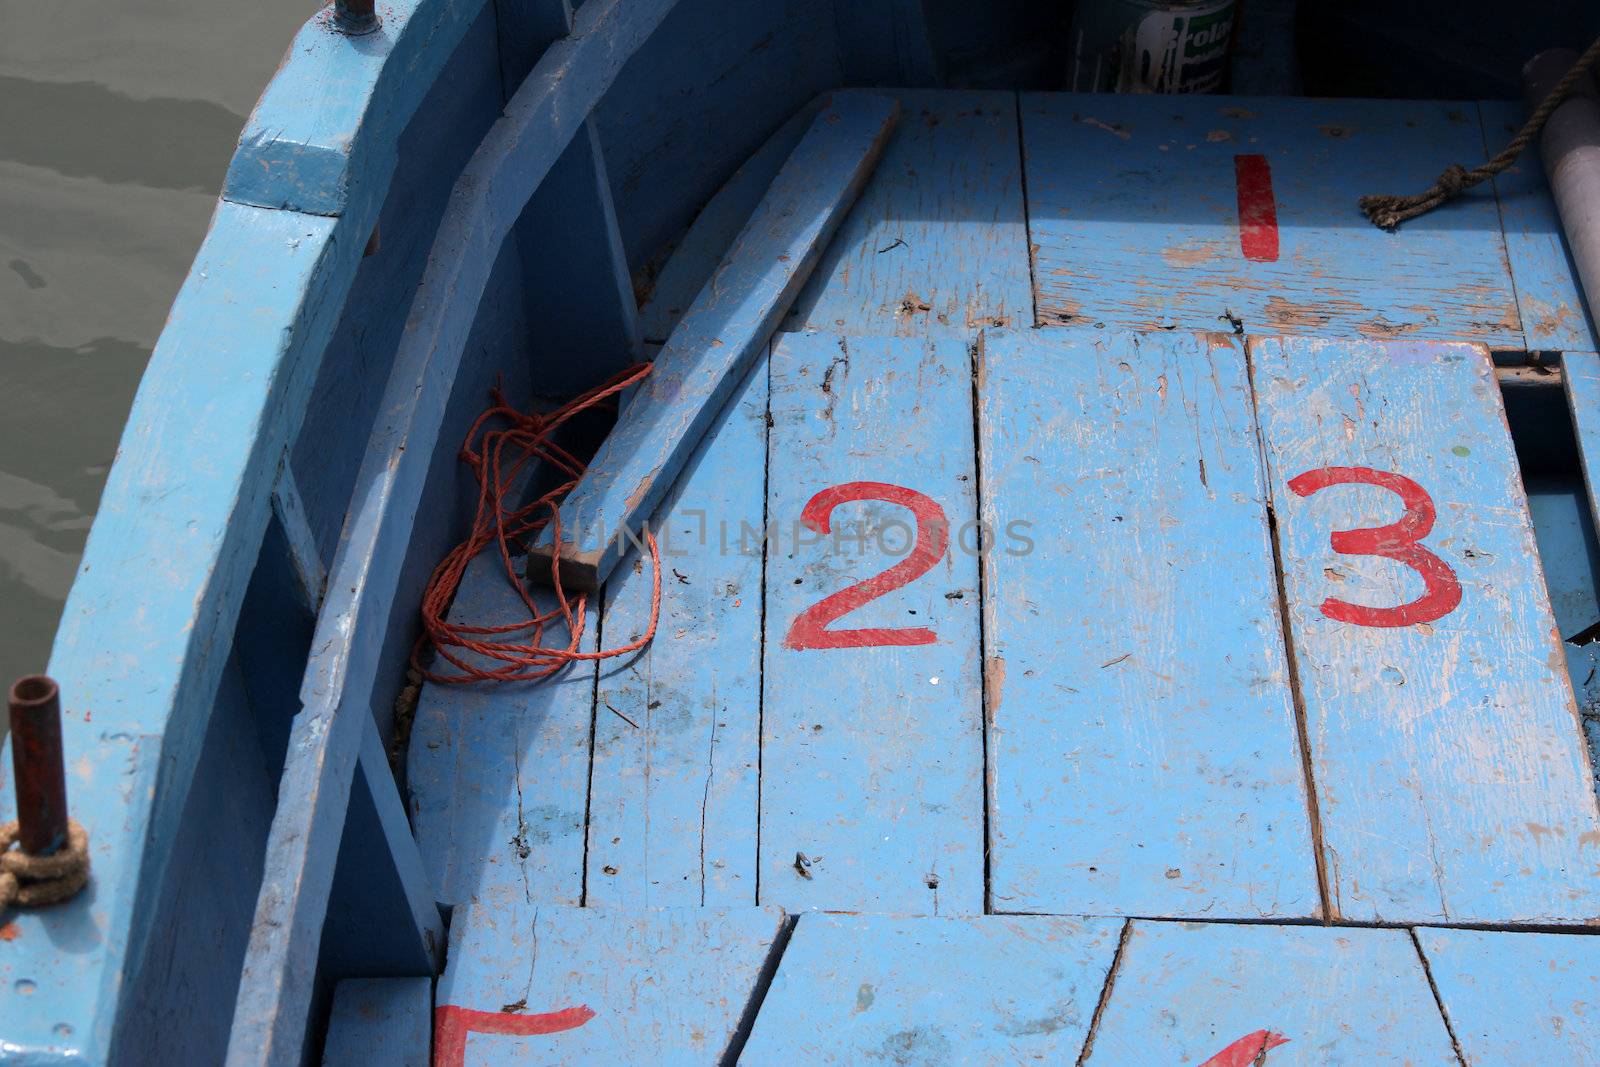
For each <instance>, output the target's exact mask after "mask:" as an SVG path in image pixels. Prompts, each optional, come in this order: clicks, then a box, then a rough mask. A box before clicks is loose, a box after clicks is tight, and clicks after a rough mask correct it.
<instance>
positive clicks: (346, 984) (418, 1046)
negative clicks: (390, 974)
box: [322, 978, 433, 1067]
mask: <svg viewBox="0 0 1600 1067" xmlns="http://www.w3.org/2000/svg"><path fill="white" fill-rule="evenodd" d="M432 1009H433V979H431V978H346V979H345V980H344V981H342V982H340V983H339V984H338V986H336V987H335V988H334V991H333V1013H332V1016H331V1017H330V1018H329V1020H328V1037H327V1040H326V1041H324V1042H323V1045H322V1067H428V1059H429V1057H428V1050H429V1048H430V1047H431V1046H432V1043H433V1010H432Z"/></svg>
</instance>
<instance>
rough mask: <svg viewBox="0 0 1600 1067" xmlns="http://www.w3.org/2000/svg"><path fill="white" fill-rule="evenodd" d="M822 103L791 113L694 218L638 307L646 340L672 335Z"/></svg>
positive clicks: (663, 339)
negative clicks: (673, 329)
mask: <svg viewBox="0 0 1600 1067" xmlns="http://www.w3.org/2000/svg"><path fill="white" fill-rule="evenodd" d="M826 102H827V98H826V97H818V98H817V99H816V100H814V101H812V102H811V103H810V104H808V105H807V106H805V107H803V108H801V109H800V110H799V111H796V112H795V113H794V114H793V115H791V116H790V117H789V120H788V121H787V122H785V123H784V124H783V125H782V126H780V127H778V129H777V130H776V131H774V132H773V134H772V136H770V137H768V138H767V140H766V141H765V142H764V143H763V144H762V145H761V147H760V148H759V149H757V150H756V151H755V153H754V154H752V155H751V156H750V158H749V159H747V160H745V161H744V162H743V163H742V164H740V166H739V169H738V170H737V171H735V172H734V174H733V177H731V178H729V179H728V182H727V184H726V185H724V186H723V187H722V188H721V189H719V190H717V195H716V196H713V197H712V198H711V200H710V201H709V202H707V204H706V206H705V207H704V208H702V209H701V211H700V214H698V215H696V216H695V220H694V222H693V223H692V224H691V225H690V226H689V229H688V231H687V232H686V233H685V234H684V235H683V237H682V238H681V239H680V240H679V241H678V245H677V248H675V249H674V250H673V253H672V257H671V258H670V259H668V260H667V262H666V264H665V265H664V266H663V267H662V268H661V272H660V273H659V274H657V275H656V277H655V281H654V282H653V283H652V285H651V287H650V294H649V296H648V297H646V299H645V301H644V306H643V307H642V308H640V310H639V319H640V329H641V331H642V332H643V333H644V336H645V340H646V341H650V342H654V343H657V344H659V343H660V342H662V341H665V340H666V339H667V336H668V335H669V334H671V333H672V328H673V327H674V326H676V325H677V324H678V320H679V319H680V318H682V317H683V313H684V312H685V311H687V310H689V305H690V304H692V303H694V298H695V297H697V296H699V295H700V289H701V288H702V287H703V286H704V285H705V284H706V282H707V281H708V280H709V279H710V277H711V275H712V274H713V273H715V271H716V269H717V264H718V263H720V262H722V255H723V253H724V252H726V251H727V250H728V246H729V245H731V244H733V239H734V238H735V237H737V236H739V231H740V230H742V229H744V225H745V223H747V222H749V221H750V216H751V214H752V213H754V212H755V209H756V206H757V205H758V204H760V203H761V198H762V197H763V196H764V195H766V192H767V188H768V187H769V186H770V185H771V184H772V179H773V178H775V177H777V175H778V171H779V169H780V168H782V166H783V164H784V161H785V160H787V159H788V158H789V154H790V153H791V152H793V151H794V146H795V145H797V144H799V143H800V138H801V137H804V136H805V132H806V130H808V129H810V127H811V120H812V119H814V118H816V114H817V110H818V109H819V108H820V107H821V106H822V104H824V103H826Z"/></svg>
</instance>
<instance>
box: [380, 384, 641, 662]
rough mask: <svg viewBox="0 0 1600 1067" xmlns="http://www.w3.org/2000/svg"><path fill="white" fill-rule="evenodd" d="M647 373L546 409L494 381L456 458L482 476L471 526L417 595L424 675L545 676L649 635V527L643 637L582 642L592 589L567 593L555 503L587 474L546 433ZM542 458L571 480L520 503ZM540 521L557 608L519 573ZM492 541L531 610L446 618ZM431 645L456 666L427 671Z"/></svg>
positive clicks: (415, 654) (637, 644) (415, 652)
mask: <svg viewBox="0 0 1600 1067" xmlns="http://www.w3.org/2000/svg"><path fill="white" fill-rule="evenodd" d="M649 373H650V364H648V363H640V364H636V365H634V366H632V367H629V368H628V369H627V370H625V371H623V372H622V373H620V374H618V375H617V376H616V377H614V378H612V379H611V380H610V381H608V382H606V383H605V384H604V385H601V386H599V387H597V388H595V389H591V390H590V391H589V392H587V393H584V394H583V395H582V396H579V397H577V398H576V399H574V400H570V401H568V402H567V403H565V404H563V405H562V406H561V407H559V408H556V409H555V410H554V411H551V412H549V413H547V414H536V413H526V412H521V411H518V410H517V409H516V408H514V407H512V406H511V405H510V404H508V403H507V402H506V399H505V397H504V396H503V395H502V394H501V392H500V390H499V389H495V390H494V392H493V394H492V403H491V404H490V405H489V407H488V408H487V409H485V410H484V412H483V414H481V415H479V416H478V418H477V420H476V421H475V422H473V424H472V428H471V429H470V430H468V431H467V437H466V440H465V441H464V442H463V443H462V446H461V453H460V458H461V460H462V462H464V463H466V464H467V465H468V466H469V467H471V468H472V471H473V475H474V477H475V479H476V480H477V483H478V506H477V513H476V514H475V515H474V517H473V521H472V530H471V532H470V533H469V534H468V535H467V538H466V540H464V541H462V542H461V543H460V544H458V545H456V546H455V547H454V548H452V549H451V550H450V551H449V553H448V554H446V555H445V557H444V559H443V560H441V561H440V562H439V565H438V566H437V567H435V568H434V570H433V573H432V575H430V576H429V578H428V586H427V589H426V590H425V591H424V593H423V597H422V634H421V636H419V637H418V639H417V643H416V645H415V647H413V649H412V651H411V666H412V667H413V669H415V670H416V671H418V672H419V673H420V674H421V675H422V676H423V677H424V678H427V679H428V680H429V681H433V682H444V683H452V684H460V683H466V682H479V681H497V682H515V681H531V680H534V679H538V678H546V677H548V676H550V675H552V674H554V673H556V672H557V671H559V670H561V669H562V668H563V667H565V666H566V665H567V664H569V663H573V662H576V661H579V660H597V659H608V658H610V657H612V656H624V655H627V654H628V653H630V652H637V651H638V650H639V649H641V648H643V647H644V646H645V645H648V644H649V643H650V641H651V639H652V638H654V637H655V633H656V623H657V621H658V620H659V618H660V615H661V554H660V552H659V551H658V550H657V548H656V539H655V536H654V535H653V534H651V533H650V531H649V530H648V529H646V530H645V538H646V540H647V542H648V544H649V548H650V564H651V574H652V579H651V590H650V625H649V627H648V628H647V629H646V630H645V632H644V636H642V637H640V638H639V639H638V640H636V641H632V642H629V643H628V644H626V645H619V646H618V647H616V648H608V649H603V650H601V651H599V652H580V651H578V645H579V643H580V642H581V640H582V638H583V627H584V619H585V616H586V614H587V608H588V596H587V594H579V595H578V596H576V597H574V598H568V596H567V595H566V593H565V592H564V591H563V590H562V588H561V573H560V548H561V513H560V509H559V503H560V501H561V498H562V497H564V496H566V494H567V493H568V492H570V491H571V490H572V487H573V486H575V485H577V484H578V479H580V478H581V477H583V471H584V466H585V465H584V463H583V461H582V460H580V459H578V458H577V457H575V456H573V455H572V454H571V453H570V452H568V451H567V450H566V449H564V448H562V447H561V446H560V445H558V444H556V443H555V441H554V440H552V437H553V435H554V433H555V431H556V430H557V429H558V428H559V427H560V426H561V425H562V424H563V423H565V422H567V421H568V420H569V419H571V418H572V417H573V416H575V415H577V414H579V413H580V412H583V411H587V410H589V409H590V408H595V407H602V406H614V405H615V400H614V398H615V397H616V395H617V394H618V393H620V392H622V391H623V390H624V389H626V388H628V387H629V386H631V385H634V384H636V383H638V382H640V381H642V380H644V378H645V377H646V376H647V375H648V374H649ZM541 461H542V462H544V463H548V464H550V465H551V466H552V467H554V468H555V469H557V470H559V471H560V472H561V473H563V474H565V475H567V479H566V480H565V481H563V482H562V483H561V484H560V485H558V486H556V487H555V488H554V489H552V490H550V491H549V492H548V493H545V494H544V495H543V496H541V497H539V498H538V499H537V500H534V501H532V502H530V503H527V504H523V505H520V506H517V505H516V504H515V500H516V499H517V497H518V495H519V494H520V492H521V490H522V486H523V484H524V482H525V480H526V476H528V475H530V474H531V473H532V465H533V464H535V463H537V462H541ZM508 501H509V503H508ZM546 525H553V527H554V532H555V551H554V552H552V554H551V559H550V584H551V587H552V589H553V590H554V595H555V607H553V608H552V609H551V610H549V611H543V612H541V611H540V610H539V608H538V606H537V605H536V604H535V603H534V597H533V593H532V592H531V591H530V590H529V588H528V585H527V583H526V581H524V579H523V577H522V575H520V574H518V573H517V565H516V563H515V562H513V560H512V550H513V548H518V549H520V548H522V547H523V546H525V544H526V543H527V542H528V541H529V540H531V539H532V538H533V536H535V535H536V534H538V533H539V531H541V530H543V529H544V528H545V526H546ZM490 545H494V546H495V547H496V549H497V551H498V552H499V553H500V560H501V562H502V564H504V566H505V572H506V578H507V580H508V581H509V582H510V583H511V586H512V588H514V589H515V590H516V591H517V595H518V596H519V597H520V598H521V600H522V603H523V605H524V606H525V607H526V608H527V609H528V618H527V619H524V620H517V621H514V622H507V623H501V624H498V625H471V624H467V623H461V622H451V621H449V619H448V618H447V616H448V614H449V611H450V605H451V603H452V602H453V601H454V600H455V596H456V591H457V590H458V589H460V587H461V578H462V576H463V575H464V574H465V573H466V570H467V565H468V564H470V563H471V562H472V561H473V559H475V558H476V557H477V556H478V554H479V553H480V552H483V551H484V550H485V549H487V548H489V546H490ZM557 620H560V624H561V626H562V628H564V629H565V630H566V632H567V638H566V643H565V644H564V645H550V644H547V643H546V630H547V628H551V629H553V628H554V624H555V623H556V621H557ZM430 646H431V647H432V649H433V651H434V653H435V654H436V655H437V656H439V657H440V658H442V659H444V660H446V661H447V662H449V663H450V664H451V665H452V666H453V667H454V668H455V671H454V672H450V671H443V670H432V669H430V668H428V667H426V666H424V665H423V652H424V649H425V648H427V647H430ZM469 657H470V658H469ZM486 660H487V661H489V662H488V664H485V662H484V661H486ZM496 664H497V665H496Z"/></svg>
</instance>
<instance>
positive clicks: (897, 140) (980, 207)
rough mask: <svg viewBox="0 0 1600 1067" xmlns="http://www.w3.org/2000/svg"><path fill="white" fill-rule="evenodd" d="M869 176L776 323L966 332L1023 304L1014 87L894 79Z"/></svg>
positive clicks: (1023, 236)
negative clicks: (895, 122) (898, 109)
mask: <svg viewBox="0 0 1600 1067" xmlns="http://www.w3.org/2000/svg"><path fill="white" fill-rule="evenodd" d="M895 96H896V97H898V99H899V100H900V102H901V105H902V107H903V108H904V113H903V116H902V119H901V121H900V124H899V126H898V127H896V129H895V134H894V137H893V138H892V139H891V140H890V142H889V146H888V148H887V149H885V151H884V158H883V162H882V163H881V164H880V165H879V167H878V170H877V172H876V173H875V174H874V175H873V177H872V181H870V182H869V183H868V184H867V188H866V189H865V190H863V191H862V194H861V199H860V200H859V201H857V203H856V206H855V208H854V209H853V210H852V211H851V212H850V215H849V217H848V218H846V219H845V222H844V225H842V226H840V227H839V233H838V236H836V237H835V238H834V240H833V243H832V244H831V245H829V246H828V251H827V253H826V254H825V255H824V256H823V259H822V262H821V264H819V266H818V268H817V272H816V275H815V276H814V277H813V278H812V279H811V281H810V282H808V283H807V285H806V288H805V290H804V291H803V292H802V293H801V295H800V299H799V300H798V301H796V303H795V313H794V314H793V315H792V316H790V318H789V319H788V321H787V322H786V323H785V327H786V328H788V329H820V330H827V331H831V332H838V333H888V334H897V335H901V336H916V337H920V336H925V335H929V334H935V333H950V332H953V333H956V334H959V335H961V336H968V337H970V336H971V335H972V333H973V332H974V331H975V330H977V329H979V328H981V327H985V326H1016V327H1021V326H1025V325H1027V324H1028V322H1029V316H1030V315H1031V314H1032V308H1033V297H1032V291H1031V286H1030V283H1029V280H1028V234H1027V224H1026V221H1025V216H1024V209H1023V198H1022V160H1021V155H1020V153H1019V151H1018V146H1017V117H1016V115H1017V112H1016V96H1015V94H1012V93H1000V92H949V91H924V92H917V91H913V90H902V91H900V92H897V93H896V94H895Z"/></svg>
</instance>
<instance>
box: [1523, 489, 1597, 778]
mask: <svg viewBox="0 0 1600 1067" xmlns="http://www.w3.org/2000/svg"><path fill="white" fill-rule="evenodd" d="M1527 485H1528V514H1529V516H1530V517H1531V518H1532V520H1533V533H1534V536H1535V537H1536V538H1537V539H1538V541H1539V560H1540V562H1541V564H1542V565H1543V569H1544V575H1545V585H1546V586H1547V587H1548V588H1549V591H1550V607H1551V609H1552V611H1553V612H1554V614H1555V618H1556V633H1557V634H1558V635H1560V636H1561V638H1562V641H1561V651H1562V652H1563V653H1564V654H1565V655H1566V659H1567V678H1568V679H1569V680H1570V681H1571V682H1572V693H1573V696H1574V697H1575V698H1576V699H1577V701H1578V717H1579V719H1580V720H1581V721H1582V722H1583V734H1584V740H1585V741H1586V742H1587V743H1588V745H1589V765H1590V768H1591V769H1593V768H1595V767H1597V766H1600V641H1595V640H1594V639H1593V638H1594V634H1595V628H1596V627H1597V626H1600V580H1597V577H1600V545H1597V544H1596V542H1595V534H1594V527H1593V525H1592V524H1591V523H1590V520H1589V499H1588V493H1587V492H1586V491H1585V489H1584V487H1583V484H1582V481H1581V480H1580V479H1577V478H1572V479H1568V478H1554V477H1542V478H1529V479H1528V480H1527ZM1597 782H1600V779H1597Z"/></svg>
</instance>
